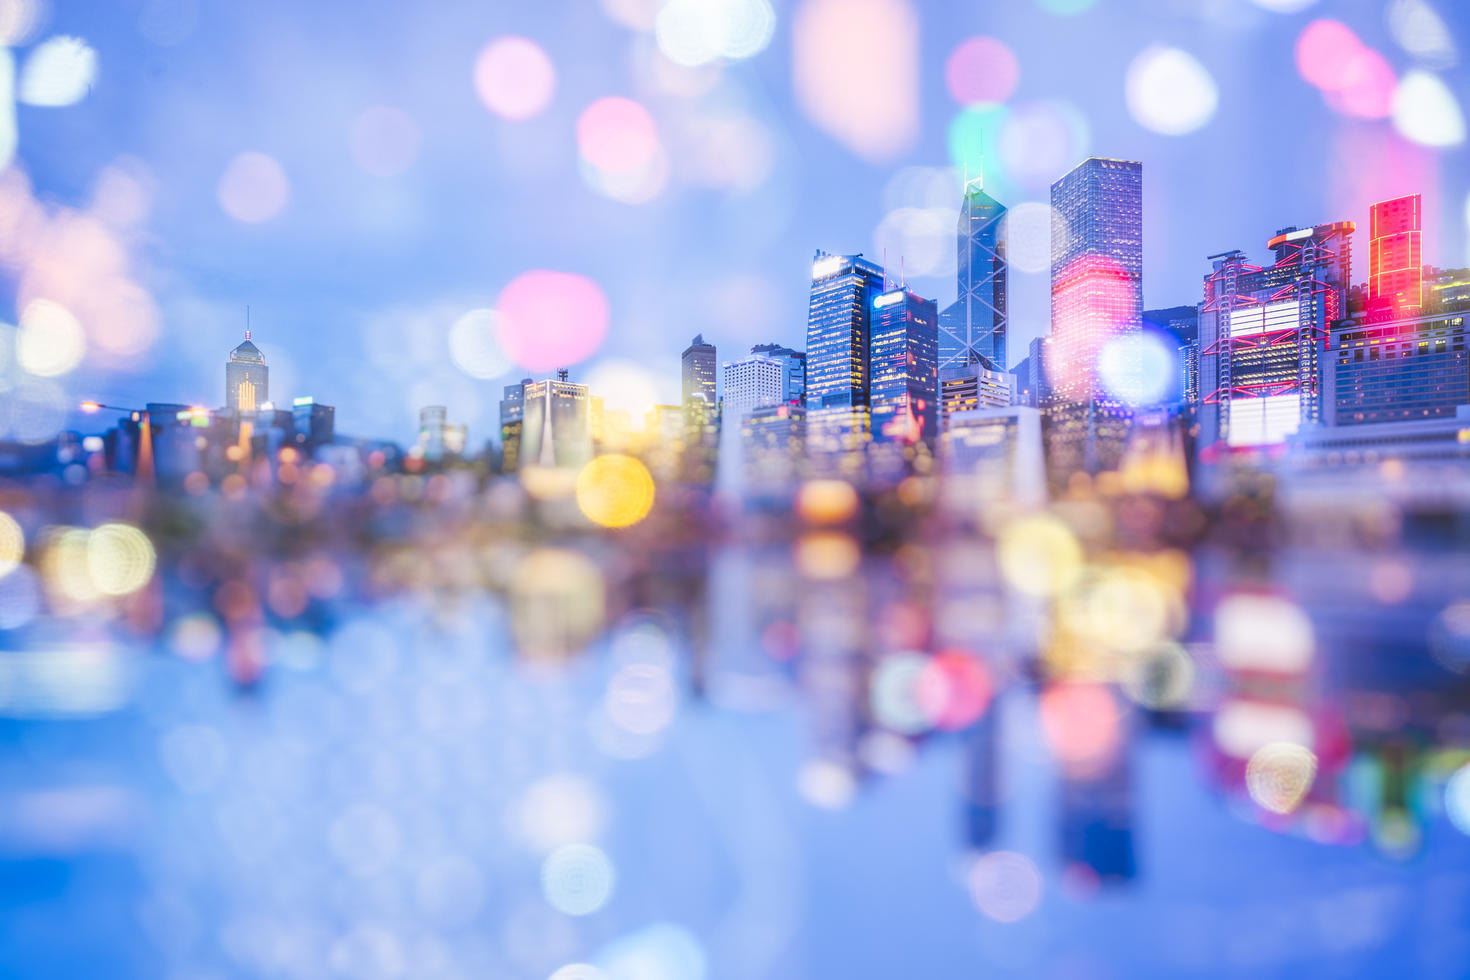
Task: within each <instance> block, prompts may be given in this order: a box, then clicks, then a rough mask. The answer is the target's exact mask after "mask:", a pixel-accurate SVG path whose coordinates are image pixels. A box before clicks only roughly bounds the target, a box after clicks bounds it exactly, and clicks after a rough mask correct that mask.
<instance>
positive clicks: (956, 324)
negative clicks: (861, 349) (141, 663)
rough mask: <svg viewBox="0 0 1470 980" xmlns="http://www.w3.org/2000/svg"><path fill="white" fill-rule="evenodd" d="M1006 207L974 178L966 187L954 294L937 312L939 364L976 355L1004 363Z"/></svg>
mask: <svg viewBox="0 0 1470 980" xmlns="http://www.w3.org/2000/svg"><path fill="white" fill-rule="evenodd" d="M1005 215H1006V209H1005V206H1004V205H1003V204H1001V203H1000V202H999V201H997V200H996V199H995V198H993V197H991V196H990V195H989V194H987V193H985V191H984V190H983V189H982V186H981V181H980V179H979V178H976V179H974V180H972V181H970V182H969V183H967V184H966V185H965V192H964V198H963V199H962V200H961V201H960V216H959V227H958V229H957V235H956V245H957V252H958V255H957V258H958V260H959V262H958V266H957V268H958V273H957V281H956V287H957V288H956V298H955V301H954V302H953V303H952V304H950V305H949V306H947V307H945V308H944V312H943V313H941V314H940V315H939V366H940V368H941V369H942V368H946V367H956V366H959V367H964V366H965V365H967V364H969V363H970V362H971V360H972V359H973V357H974V356H975V355H977V354H979V355H982V356H984V357H987V358H989V359H990V361H991V362H992V363H993V364H995V365H996V366H997V367H999V368H1000V369H1001V370H1005V366H1006V363H1007V362H1006V356H1007V355H1006V332H1007V331H1006V327H1007V314H1006V306H1007V296H1006V233H1005Z"/></svg>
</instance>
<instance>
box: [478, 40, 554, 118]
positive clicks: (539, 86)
mask: <svg viewBox="0 0 1470 980" xmlns="http://www.w3.org/2000/svg"><path fill="white" fill-rule="evenodd" d="M474 76H475V94H477V95H478V96H479V97H480V101H481V102H483V103H484V104H485V108H487V109H489V110H490V111H491V112H493V113H495V114H496V115H497V116H500V117H501V118H502V119H509V120H512V121H515V122H519V121H521V120H524V119H530V118H532V117H533V116H537V115H540V114H541V112H542V111H544V110H545V109H546V107H547V106H548V105H550V104H551V97H552V96H553V95H554V94H555V93H556V67H555V66H554V65H553V64H552V62H551V57H550V56H549V55H548V54H547V53H546V52H545V50H543V49H542V47H541V46H540V45H539V44H537V43H536V42H535V41H532V40H530V39H529V38H524V37H515V36H508V37H500V38H496V39H495V40H494V41H491V42H490V43H489V44H487V45H486V46H485V49H484V50H483V51H481V52H480V56H479V57H478V58H476V59H475V72H474Z"/></svg>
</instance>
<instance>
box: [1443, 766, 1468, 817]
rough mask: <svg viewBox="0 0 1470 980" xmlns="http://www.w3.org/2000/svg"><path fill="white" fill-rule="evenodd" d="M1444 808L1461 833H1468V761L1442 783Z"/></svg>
mask: <svg viewBox="0 0 1470 980" xmlns="http://www.w3.org/2000/svg"><path fill="white" fill-rule="evenodd" d="M1444 808H1445V812H1446V813H1447V814H1449V818H1450V822H1451V823H1453V824H1454V825H1455V827H1456V828H1458V829H1459V831H1460V833H1462V834H1470V762H1467V763H1465V764H1464V765H1462V766H1460V768H1458V769H1456V770H1455V771H1454V772H1453V773H1451V774H1450V778H1449V779H1448V780H1446V781H1445V785H1444Z"/></svg>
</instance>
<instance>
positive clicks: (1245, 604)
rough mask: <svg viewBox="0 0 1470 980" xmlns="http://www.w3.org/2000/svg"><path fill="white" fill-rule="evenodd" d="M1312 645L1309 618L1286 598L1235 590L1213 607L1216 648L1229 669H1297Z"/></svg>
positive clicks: (1304, 666) (1307, 662) (1308, 659)
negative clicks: (1234, 592)
mask: <svg viewBox="0 0 1470 980" xmlns="http://www.w3.org/2000/svg"><path fill="white" fill-rule="evenodd" d="M1314 648H1315V640H1314V637H1313V632H1312V623H1311V620H1309V619H1308V618H1307V616H1306V614H1305V613H1303V612H1302V610H1301V607H1300V606H1298V605H1296V603H1294V602H1292V601H1291V600H1289V599H1286V598H1283V597H1281V596H1273V595H1258V594H1254V593H1236V594H1235V595H1231V596H1227V597H1226V598H1225V599H1223V600H1222V601H1221V602H1220V605H1219V606H1218V607H1216V609H1215V652H1216V655H1217V656H1218V657H1219V658H1220V661H1221V663H1223V664H1224V665H1225V666H1227V667H1230V668H1232V669H1235V670H1259V671H1266V672H1271V673H1288V674H1292V673H1300V672H1302V671H1304V670H1306V669H1307V667H1308V666H1309V665H1310V664H1311V662H1312V653H1313V650H1314Z"/></svg>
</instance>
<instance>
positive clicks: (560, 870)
mask: <svg viewBox="0 0 1470 980" xmlns="http://www.w3.org/2000/svg"><path fill="white" fill-rule="evenodd" d="M614 878H615V875H614V871H613V863H612V861H610V860H609V859H608V856H607V855H606V854H605V853H604V852H603V851H602V849H601V848H599V847H595V846H593V845H591V844H567V845H564V846H562V847H558V848H557V849H556V850H554V851H552V852H551V853H550V854H549V855H547V857H546V860H545V862H544V863H543V864H542V865H541V893H542V894H543V895H544V896H545V897H546V901H547V902H548V903H549V904H550V905H551V907H552V908H554V909H556V910H557V911H558V912H564V913H565V914H567V915H591V914H592V913H593V912H596V911H597V910H598V909H600V908H602V907H603V906H604V905H606V904H607V901H608V899H610V898H611V897H612V893H613V884H614Z"/></svg>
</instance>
